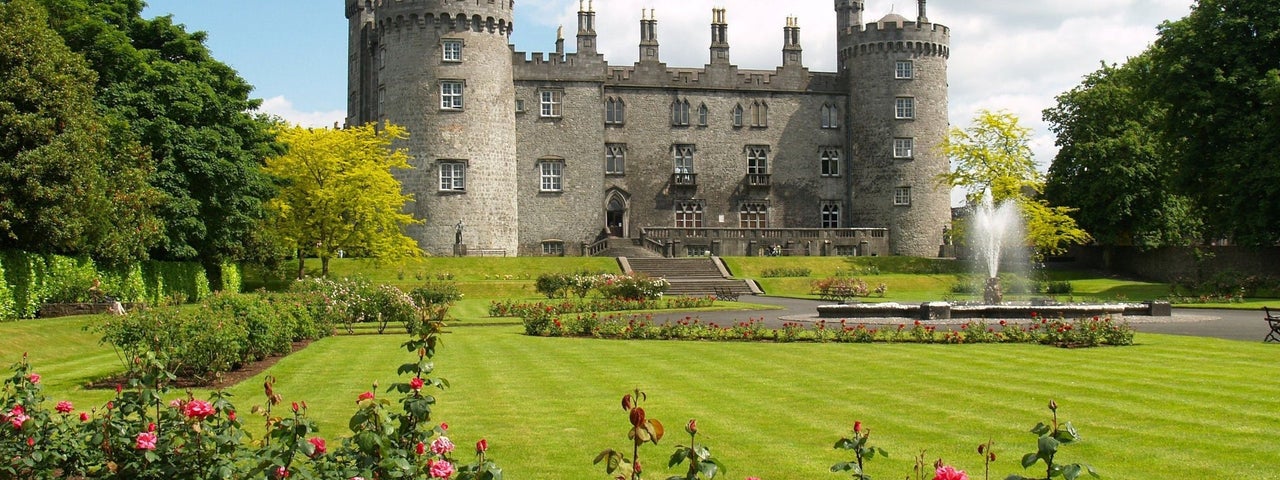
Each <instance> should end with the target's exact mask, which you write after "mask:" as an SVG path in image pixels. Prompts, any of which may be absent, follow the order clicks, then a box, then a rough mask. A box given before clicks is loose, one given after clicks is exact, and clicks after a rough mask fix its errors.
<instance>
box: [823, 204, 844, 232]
mask: <svg viewBox="0 0 1280 480" xmlns="http://www.w3.org/2000/svg"><path fill="white" fill-rule="evenodd" d="M822 228H840V203H839V202H822Z"/></svg>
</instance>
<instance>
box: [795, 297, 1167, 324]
mask: <svg viewBox="0 0 1280 480" xmlns="http://www.w3.org/2000/svg"><path fill="white" fill-rule="evenodd" d="M1172 314H1173V310H1172V309H1171V308H1170V307H1169V302H1159V301H1150V302H1142V303H1108V304H1072V305H1033V304H1030V303H1003V304H997V305H971V304H952V303H948V302H927V303H923V304H920V305H906V304H900V303H894V302H888V303H855V304H849V305H819V306H818V318H885V317H890V318H911V319H917V320H945V319H950V318H995V319H998V318H1033V317H1039V318H1059V317H1061V318H1067V319H1072V318H1085V317H1095V316H1096V317H1101V316H1108V315H1110V316H1139V315H1141V316H1155V317H1168V316H1170V315H1172Z"/></svg>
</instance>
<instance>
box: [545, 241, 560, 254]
mask: <svg viewBox="0 0 1280 480" xmlns="http://www.w3.org/2000/svg"><path fill="white" fill-rule="evenodd" d="M542 254H543V255H545V256H548V257H563V256H564V242H562V241H560V240H547V241H545V242H542Z"/></svg>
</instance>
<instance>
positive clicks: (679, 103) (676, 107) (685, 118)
mask: <svg viewBox="0 0 1280 480" xmlns="http://www.w3.org/2000/svg"><path fill="white" fill-rule="evenodd" d="M671 125H675V126H688V125H689V101H688V100H681V99H678V98H677V99H676V100H675V101H673V102H671Z"/></svg>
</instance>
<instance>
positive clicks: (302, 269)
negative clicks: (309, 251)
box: [298, 248, 307, 280]
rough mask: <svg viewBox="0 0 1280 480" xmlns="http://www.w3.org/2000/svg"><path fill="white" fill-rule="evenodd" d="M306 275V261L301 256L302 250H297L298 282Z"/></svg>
mask: <svg viewBox="0 0 1280 480" xmlns="http://www.w3.org/2000/svg"><path fill="white" fill-rule="evenodd" d="M306 273H307V259H306V257H303V256H302V249H301V248H299V249H298V280H302V277H303V276H304V275H306Z"/></svg>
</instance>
